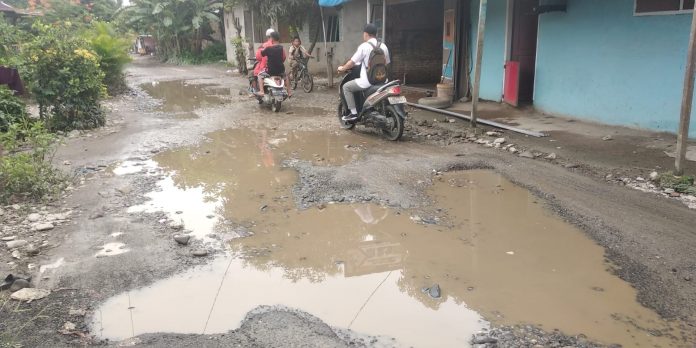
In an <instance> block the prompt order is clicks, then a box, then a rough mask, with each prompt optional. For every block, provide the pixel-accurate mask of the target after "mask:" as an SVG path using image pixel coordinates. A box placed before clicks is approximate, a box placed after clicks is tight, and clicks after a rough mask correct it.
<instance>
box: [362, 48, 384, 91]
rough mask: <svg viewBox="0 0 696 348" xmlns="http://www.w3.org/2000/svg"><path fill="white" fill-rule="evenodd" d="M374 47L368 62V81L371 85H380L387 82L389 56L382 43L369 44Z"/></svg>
mask: <svg viewBox="0 0 696 348" xmlns="http://www.w3.org/2000/svg"><path fill="white" fill-rule="evenodd" d="M367 43H368V44H370V46H372V52H370V59H369V60H368V61H367V80H368V81H369V82H370V84H371V85H379V84H383V83H385V82H387V56H386V54H384V50H383V49H382V43H381V42H379V40H377V45H376V46H375V45H373V44H372V42H369V41H368V42H367Z"/></svg>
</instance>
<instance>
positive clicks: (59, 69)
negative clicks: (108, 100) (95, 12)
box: [23, 22, 106, 131]
mask: <svg viewBox="0 0 696 348" xmlns="http://www.w3.org/2000/svg"><path fill="white" fill-rule="evenodd" d="M32 28H33V30H34V31H35V32H36V33H37V34H36V35H35V36H34V37H33V39H32V40H31V41H30V42H28V43H27V45H26V46H25V47H24V49H23V54H24V55H25V57H26V58H25V60H26V71H27V77H26V79H25V80H26V81H28V84H29V86H30V88H31V92H32V94H33V96H34V98H35V99H36V101H37V102H38V104H39V112H40V115H41V119H42V120H44V121H45V122H46V126H47V127H48V129H49V130H51V131H55V130H63V131H64V130H71V129H88V128H95V127H99V126H102V125H104V122H105V118H104V112H103V110H102V109H101V105H100V103H99V101H100V99H101V98H102V97H103V96H105V95H106V88H105V87H104V85H103V84H102V81H103V80H104V73H103V72H102V71H101V69H100V65H99V63H100V62H99V56H98V55H97V54H96V53H94V52H93V51H91V50H90V49H89V48H90V44H89V43H88V42H87V41H86V40H84V39H82V38H79V37H77V36H76V35H74V33H73V29H72V27H71V25H70V23H63V24H62V25H55V26H53V25H44V24H42V23H40V22H37V23H35V24H34V25H33V26H32Z"/></svg>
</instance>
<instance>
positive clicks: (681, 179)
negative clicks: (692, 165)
mask: <svg viewBox="0 0 696 348" xmlns="http://www.w3.org/2000/svg"><path fill="white" fill-rule="evenodd" d="M656 181H657V183H658V184H659V185H660V188H662V189H665V190H673V192H677V193H680V194H687V195H692V196H696V186H694V177H693V176H690V175H683V176H675V175H674V173H672V172H669V173H663V174H661V175H660V176H658V178H657V180H656Z"/></svg>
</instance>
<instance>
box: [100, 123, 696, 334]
mask: <svg viewBox="0 0 696 348" xmlns="http://www.w3.org/2000/svg"><path fill="white" fill-rule="evenodd" d="M209 138H210V141H208V142H206V143H203V144H201V145H200V146H196V147H192V148H185V149H180V150H173V151H169V152H165V153H162V154H159V155H157V156H155V158H154V159H153V161H154V162H155V163H156V166H157V167H158V168H159V169H158V170H159V171H161V172H162V173H163V175H162V178H161V180H160V181H159V183H158V189H157V190H155V191H154V192H152V193H150V194H148V195H147V196H148V198H150V201H148V202H146V203H144V204H143V205H141V206H135V207H131V209H130V210H131V211H132V212H138V211H165V212H167V213H168V215H169V217H170V218H171V219H172V220H175V221H180V222H181V223H182V224H183V226H184V229H185V230H186V231H188V233H190V234H192V235H193V236H194V237H196V238H200V239H206V238H208V239H209V240H211V241H212V240H222V241H224V243H223V244H222V248H223V250H224V251H225V253H224V254H225V255H224V256H220V257H218V258H216V259H215V260H214V261H213V262H212V263H211V264H209V265H207V266H203V267H199V268H195V269H192V270H190V271H187V272H184V273H181V274H179V275H176V276H174V277H171V278H169V279H166V280H162V281H160V282H157V283H155V284H154V285H152V286H150V287H145V288H141V289H136V290H133V291H129V292H127V293H124V294H122V295H119V296H116V297H114V298H111V299H109V300H108V301H106V302H105V303H104V304H103V305H102V306H101V307H100V308H99V309H98V310H97V311H95V315H94V317H93V318H92V330H93V332H94V333H95V334H96V335H98V336H99V337H102V338H110V339H125V338H128V337H131V336H135V335H139V334H143V333H154V332H177V333H198V334H200V333H206V334H208V333H222V332H226V331H228V330H230V329H234V328H236V327H238V326H239V324H240V323H241V321H242V320H243V318H244V316H245V314H246V313H247V312H249V311H250V310H252V309H254V308H256V307H258V306H261V305H282V306H288V307H292V308H297V309H300V310H303V311H306V312H308V313H311V314H313V315H315V316H317V317H319V318H321V319H322V320H324V321H325V322H326V323H328V324H329V325H332V326H334V327H337V328H348V329H351V330H354V331H356V332H359V333H364V334H368V335H377V336H387V337H393V338H395V339H396V341H395V342H396V343H398V344H400V345H404V346H415V347H421V346H428V347H436V346H441V347H451V346H466V345H468V342H469V339H470V338H471V336H472V334H474V333H476V332H478V331H479V330H481V329H484V328H487V327H488V326H489V325H490V323H494V324H504V325H517V324H532V325H535V326H539V327H541V328H543V329H545V330H547V331H553V330H554V329H559V330H561V331H562V332H563V333H565V334H568V335H579V334H584V335H586V336H587V337H589V339H591V340H593V341H597V342H600V343H604V344H615V343H616V344H621V345H624V346H627V347H628V346H631V347H632V346H651V347H652V346H660V347H671V346H688V344H686V343H685V342H687V341H688V340H690V339H693V338H692V337H690V336H689V334H688V333H687V332H685V330H683V328H681V327H680V324H679V323H677V322H668V321H665V320H663V319H661V318H660V317H659V316H658V315H657V314H656V313H655V312H654V311H652V310H649V309H647V308H645V307H643V306H641V305H640V304H639V303H638V302H637V301H636V291H635V290H634V289H633V288H632V287H631V286H630V285H629V284H628V283H626V282H624V281H622V280H621V279H619V278H618V277H617V276H615V275H614V274H613V273H612V266H611V265H610V264H608V263H607V262H606V261H605V259H604V250H603V249H602V248H601V247H600V246H598V245H597V244H595V243H594V242H593V241H591V240H590V239H588V238H587V237H586V236H585V235H584V234H583V233H582V231H580V230H579V229H577V228H575V227H573V226H571V225H570V224H568V223H565V222H564V221H562V220H560V219H559V218H557V217H555V216H553V215H551V213H550V212H549V211H547V210H546V209H545V207H544V205H543V203H542V202H540V201H539V200H538V198H537V197H536V196H534V195H532V194H531V193H530V192H528V191H526V190H525V189H523V188H520V187H517V186H515V185H513V184H512V183H510V182H509V181H507V180H506V179H504V178H503V177H502V176H500V175H498V174H496V173H494V172H492V171H485V170H474V171H460V172H451V173H444V174H437V175H435V178H434V180H433V182H434V185H433V186H432V188H431V189H430V190H429V191H428V194H429V196H430V199H431V200H432V202H433V207H429V209H430V210H434V211H437V212H438V214H439V219H438V220H436V221H433V220H429V219H426V218H423V217H421V216H422V212H420V211H418V210H417V209H393V208H387V207H381V206H378V205H374V204H367V203H355V204H339V203H336V204H323V205H320V206H316V207H313V208H309V209H298V208H297V206H296V204H295V201H294V200H293V198H292V187H293V185H294V184H295V183H296V181H297V173H296V172H295V170H294V169H292V168H289V167H287V166H285V165H284V163H285V162H286V161H288V160H293V159H294V160H300V161H307V162H311V163H312V165H314V166H337V165H344V164H347V163H354V162H359V161H360V160H361V158H362V156H363V155H364V152H365V148H366V145H370V146H374V145H375V144H374V143H375V142H377V141H378V140H375V139H370V138H369V137H363V136H360V135H356V134H350V133H349V134H346V133H341V135H337V134H335V133H328V132H324V133H322V132H300V131H296V132H278V131H275V130H272V129H270V130H269V129H259V130H249V129H246V130H237V129H234V130H225V131H219V132H215V133H212V134H210V135H209ZM126 167H128V168H130V167H133V166H126ZM435 284H437V285H438V287H439V288H440V289H441V294H439V296H437V295H438V294H436V295H435V296H433V293H432V292H429V291H427V289H428V288H430V287H433V286H434V285H435ZM192 299H195V300H192ZM173 304H176V305H173ZM181 313H186V315H181Z"/></svg>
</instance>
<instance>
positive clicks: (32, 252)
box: [24, 244, 41, 256]
mask: <svg viewBox="0 0 696 348" xmlns="http://www.w3.org/2000/svg"><path fill="white" fill-rule="evenodd" d="M24 251H25V252H26V253H27V255H29V256H36V255H38V254H39V252H41V249H39V248H37V247H36V246H35V245H34V244H29V245H27V248H26V249H24Z"/></svg>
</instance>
